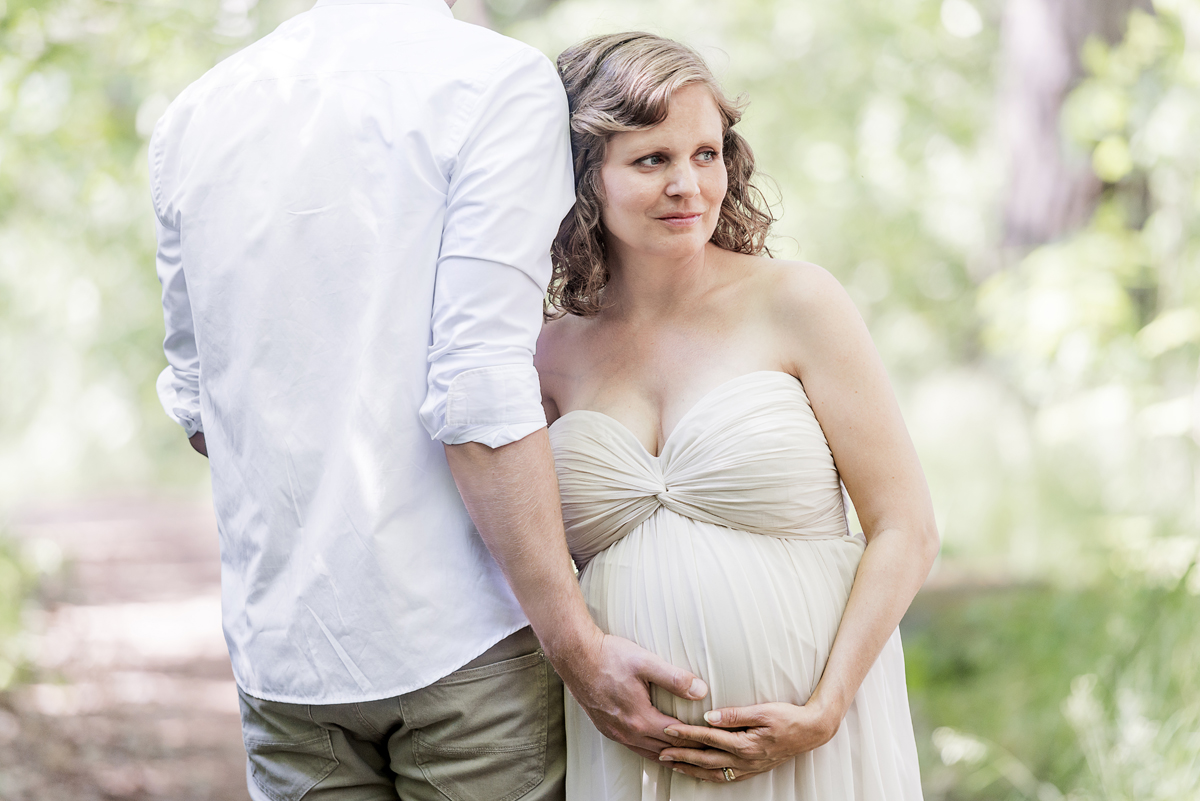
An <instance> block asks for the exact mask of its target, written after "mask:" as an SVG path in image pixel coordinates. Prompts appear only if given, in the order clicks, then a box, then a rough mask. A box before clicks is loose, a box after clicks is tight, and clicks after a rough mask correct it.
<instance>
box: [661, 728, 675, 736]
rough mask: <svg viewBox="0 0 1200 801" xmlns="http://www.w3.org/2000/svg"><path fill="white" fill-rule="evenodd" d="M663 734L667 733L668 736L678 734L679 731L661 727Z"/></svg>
mask: <svg viewBox="0 0 1200 801" xmlns="http://www.w3.org/2000/svg"><path fill="white" fill-rule="evenodd" d="M663 734H665V735H667V736H668V737H678V736H679V732H677V731H675V730H674V729H663Z"/></svg>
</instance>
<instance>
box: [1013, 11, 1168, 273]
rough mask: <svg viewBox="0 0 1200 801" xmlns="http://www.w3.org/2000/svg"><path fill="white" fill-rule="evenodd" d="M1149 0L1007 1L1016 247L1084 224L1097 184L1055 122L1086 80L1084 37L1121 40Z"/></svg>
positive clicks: (1083, 158)
mask: <svg viewBox="0 0 1200 801" xmlns="http://www.w3.org/2000/svg"><path fill="white" fill-rule="evenodd" d="M1135 7H1136V8H1142V9H1145V10H1147V11H1149V10H1151V7H1150V2H1149V0H1009V1H1008V3H1007V5H1006V6H1005V9H1004V16H1003V20H1002V23H1001V83H1000V99H999V114H1000V135H1001V137H1002V140H1003V142H1004V145H1005V149H1006V151H1007V157H1008V162H1009V166H1008V178H1009V182H1008V188H1007V191H1006V194H1005V199H1004V244H1005V245H1008V246H1011V247H1015V248H1017V249H1020V250H1024V249H1026V248H1031V247H1034V246H1036V245H1039V244H1042V243H1044V242H1050V241H1053V240H1055V239H1058V238H1060V237H1062V236H1064V235H1065V234H1067V233H1069V232H1071V231H1073V230H1075V229H1076V228H1078V227H1080V226H1081V225H1083V224H1084V223H1085V222H1087V220H1088V218H1089V217H1090V216H1091V213H1092V210H1093V208H1094V207H1095V204H1096V199H1097V197H1098V196H1099V193H1100V189H1101V183H1100V180H1099V179H1098V178H1096V176H1095V174H1094V173H1093V172H1092V169H1091V165H1090V161H1089V159H1088V157H1087V154H1085V153H1082V152H1072V149H1071V146H1070V145H1069V143H1067V142H1065V141H1064V139H1063V136H1062V132H1061V130H1060V126H1059V113H1060V111H1061V109H1062V104H1063V100H1064V99H1065V98H1066V96H1067V93H1068V92H1069V91H1070V90H1071V89H1073V88H1074V87H1075V85H1076V84H1077V83H1078V82H1079V80H1080V79H1081V78H1082V77H1083V67H1082V65H1081V64H1080V61H1079V53H1080V50H1081V49H1082V47H1083V43H1084V42H1085V41H1086V40H1087V38H1088V36H1092V35H1095V36H1099V37H1100V38H1102V39H1104V40H1106V41H1108V42H1109V43H1116V42H1118V41H1120V39H1121V37H1122V36H1123V35H1124V33H1125V21H1126V19H1127V18H1128V16H1129V12H1130V11H1131V10H1132V9H1134V8H1135Z"/></svg>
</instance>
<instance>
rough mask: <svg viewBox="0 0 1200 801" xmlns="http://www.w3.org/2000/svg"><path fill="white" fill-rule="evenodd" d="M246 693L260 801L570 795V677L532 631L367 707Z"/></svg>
mask: <svg viewBox="0 0 1200 801" xmlns="http://www.w3.org/2000/svg"><path fill="white" fill-rule="evenodd" d="M238 694H239V696H240V698H241V706H242V735H243V740H244V741H245V744H246V754H247V757H248V761H247V767H246V773H247V784H248V785H249V789H250V795H251V798H253V799H254V800H255V801H299V799H302V798H303V799H305V801H376V800H378V801H385V799H386V801H396V800H397V799H401V801H446V799H450V801H517V799H522V801H562V799H563V798H564V792H563V780H564V775H565V771H566V736H565V733H564V730H563V689H562V681H561V680H560V679H559V678H558V675H557V674H555V672H554V670H553V668H551V667H550V663H549V662H547V661H546V658H545V656H544V655H543V653H542V651H541V648H540V647H539V646H538V642H537V638H536V637H534V635H533V632H532V631H531V630H530V629H528V628H525V629H522V630H521V631H518V632H517V633H516V634H513V635H512V636H510V637H508V638H506V639H504V640H501V641H500V642H499V643H497V644H496V645H495V646H493V647H492V648H491V649H489V650H488V651H486V652H485V653H484V654H483V655H482V656H480V657H478V658H477V659H475V660H473V661H472V662H470V663H468V664H467V665H465V666H464V667H463V668H462V669H461V670H457V671H455V672H454V673H451V674H450V675H449V676H446V677H445V678H444V679H441V680H440V681H437V682H434V683H433V684H431V685H429V686H428V687H425V688H422V689H420V690H415V691H413V692H411V693H405V694H404V695H401V696H397V697H395V698H386V699H383V700H380V701H369V702H366V703H357V704H312V705H308V704H285V703H279V702H276V701H264V700H262V699H259V698H253V697H251V696H249V695H246V694H245V693H243V692H242V691H241V690H240V689H239V691H238Z"/></svg>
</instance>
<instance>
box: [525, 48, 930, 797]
mask: <svg viewBox="0 0 1200 801" xmlns="http://www.w3.org/2000/svg"><path fill="white" fill-rule="evenodd" d="M558 65H559V72H560V74H561V75H562V78H563V82H564V84H565V85H566V89H567V95H568V98H569V100H570V104H571V111H572V118H571V128H572V145H573V149H574V157H575V175H576V187H577V198H578V199H577V202H576V205H575V207H574V209H573V211H572V212H571V213H570V214H568V215H567V218H566V220H564V222H563V226H562V228H561V229H560V232H559V236H558V239H557V241H556V242H555V247H554V259H555V269H556V278H557V281H556V283H555V285H554V286H553V287H552V290H551V302H552V304H553V306H554V309H555V315H556V316H557V317H558V319H555V320H553V321H552V322H550V323H549V324H548V325H547V326H546V328H545V329H544V332H543V334H542V338H541V340H540V342H539V345H538V368H539V370H540V372H541V375H542V386H543V396H544V397H543V400H544V403H545V406H546V409H547V412H548V415H549V418H550V420H551V421H553V423H552V426H551V429H550V437H551V442H552V445H553V448H554V454H555V459H556V462H557V468H558V476H559V484H560V487H561V490H562V498H563V514H564V518H565V521H566V528H567V537H568V541H569V544H570V547H571V551H572V554H573V556H574V558H575V560H576V562H577V564H578V565H579V567H580V571H581V572H580V581H581V583H582V587H583V592H584V595H585V597H586V599H587V602H588V604H589V606H590V609H591V612H592V614H593V616H594V617H595V619H596V621H597V623H598V624H599V625H600V627H601V628H602V629H604V630H606V631H607V632H610V633H612V634H618V635H620V636H622V637H627V638H629V639H632V640H634V641H635V642H637V643H639V644H640V645H642V646H644V647H646V648H648V649H650V650H651V651H654V652H655V653H657V654H659V655H660V656H662V657H664V658H665V659H667V660H668V661H670V662H672V663H674V664H675V665H677V666H679V667H683V668H687V669H688V670H691V671H693V672H695V673H696V674H697V675H698V676H700V677H701V678H703V679H704V681H705V682H707V683H708V685H709V687H710V688H711V692H710V694H709V695H708V697H706V698H705V699H704V700H703V701H685V700H682V699H679V698H676V697H674V696H672V695H670V694H669V693H667V692H665V691H659V690H657V688H655V689H654V690H653V697H654V701H655V704H656V705H657V706H658V707H659V708H660V709H661V710H662V711H663V712H665V713H666V714H668V715H671V716H673V717H675V718H677V719H678V720H680V721H683V722H684V724H686V725H683V726H676V727H673V728H671V729H668V730H665V731H664V733H663V741H664V743H665V744H669V745H670V747H667V745H664V750H663V752H662V754H661V756H660V758H659V759H658V760H650V759H646V758H644V756H639V755H638V754H635V753H634V752H632V751H629V750H626V749H625V748H623V747H622V746H620V745H617V744H616V743H614V742H611V741H608V740H606V739H604V738H603V737H602V736H601V735H600V734H599V733H598V732H597V730H596V729H595V727H594V726H592V723H591V721H590V720H588V718H587V717H586V715H585V714H584V713H583V712H582V710H581V709H580V707H578V706H577V705H575V704H574V703H573V702H572V701H570V699H568V706H567V731H568V776H567V797H568V799H570V801H592V800H594V801H633V800H635V799H668V798H669V799H780V800H783V799H805V800H806V801H848V800H849V799H870V800H871V801H907V800H908V799H918V798H920V797H921V789H920V778H919V775H918V769H917V754H916V748H915V744H914V740H913V732H912V723H911V720H910V717H909V710H908V699H907V694H906V691H905V684H904V662H903V653H902V651H901V646H900V638H899V634H898V632H897V624H898V623H899V621H900V618H901V617H902V616H903V614H904V611H905V610H906V609H907V608H908V605H909V603H910V602H911V600H912V598H913V596H914V594H915V593H916V591H917V589H918V588H919V587H920V586H921V583H922V582H923V581H924V579H925V577H926V575H927V574H928V572H929V569H930V566H931V564H932V561H933V559H934V556H935V554H936V552H937V548H938V535H937V531H936V529H935V526H934V522H933V513H932V509H931V504H930V500H929V492H928V489H927V487H926V484H925V479H924V476H923V474H922V472H921V468H920V465H919V463H918V461H917V457H916V454H915V452H914V450H913V446H912V443H911V441H910V440H909V437H908V434H907V432H906V430H905V427H904V423H903V421H902V419H901V417H900V412H899V409H898V407H897V404H896V401H895V398H894V396H893V393H892V390H891V387H890V385H889V383H888V379H887V376H886V374H885V372H884V369H883V366H882V364H881V362H880V359H879V356H878V354H877V353H876V351H875V348H874V346H873V345H872V343H871V340H870V337H869V335H868V334H867V331H866V327H865V326H864V324H863V322H862V319H861V318H860V317H859V315H858V313H857V311H856V310H855V308H854V306H853V304H852V303H851V301H850V300H849V298H848V297H847V295H846V293H845V292H844V291H843V290H842V288H841V286H840V285H839V284H838V283H837V281H836V280H834V279H833V278H832V277H831V276H830V275H829V273H827V272H825V271H824V270H822V269H821V268H820V267H817V266H815V265H812V264H806V263H801V262H784V261H775V260H772V259H770V258H767V257H766V256H765V255H762V254H764V253H765V248H764V240H765V237H766V234H767V228H768V225H769V224H770V222H771V218H770V216H769V215H768V214H767V213H766V212H765V211H764V205H763V203H762V200H761V196H760V195H759V194H758V193H757V191H756V190H755V189H754V187H753V185H752V184H751V178H752V176H753V172H754V164H753V157H752V155H751V152H750V149H749V147H748V145H747V144H746V142H745V140H743V139H742V137H741V136H740V135H739V134H737V133H736V132H734V131H733V126H734V124H735V123H736V122H737V121H738V118H739V111H738V109H737V107H736V106H735V105H733V104H732V103H730V102H729V100H727V99H726V98H725V96H724V95H723V94H722V92H721V89H720V87H719V86H718V85H717V84H716V82H715V80H714V79H713V77H712V75H711V73H710V72H709V71H708V69H707V68H706V66H705V65H704V63H703V61H702V60H701V59H700V58H699V56H698V55H696V54H695V53H694V52H693V51H691V50H690V49H688V48H686V47H684V46H682V45H680V44H678V43H676V42H672V41H670V40H666V39H662V38H660V37H656V36H652V35H649V34H640V33H631V34H619V35H612V36H604V37H599V38H596V39H592V40H589V41H586V42H583V43H582V44H580V45H577V46H576V47H573V48H571V49H570V50H568V51H566V52H565V53H563V54H562V56H561V57H560V58H559V61H558ZM843 486H844V489H843ZM845 491H848V493H849V496H850V498H852V499H853V501H854V504H855V507H856V508H857V510H858V513H859V519H860V520H861V521H862V524H863V529H864V533H865V537H864V536H863V535H855V534H851V533H850V531H849V529H848V528H847V524H846V506H845V500H844V492H845Z"/></svg>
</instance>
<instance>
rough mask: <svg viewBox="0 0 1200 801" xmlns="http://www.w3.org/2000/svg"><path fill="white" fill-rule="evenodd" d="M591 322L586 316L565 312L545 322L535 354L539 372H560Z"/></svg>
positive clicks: (578, 345) (544, 374) (569, 359)
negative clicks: (561, 366)
mask: <svg viewBox="0 0 1200 801" xmlns="http://www.w3.org/2000/svg"><path fill="white" fill-rule="evenodd" d="M589 322H591V321H590V320H588V319H587V318H586V317H579V316H577V315H573V314H564V315H563V316H562V317H557V318H555V319H553V320H549V321H547V322H546V323H545V324H543V325H542V331H541V333H540V334H539V335H538V341H537V351H536V352H535V353H534V356H533V363H534V366H536V367H537V369H538V372H539V373H541V374H542V375H543V376H548V375H553V374H555V373H557V372H560V365H565V364H569V363H570V362H571V360H572V356H571V354H572V353H573V352H575V350H576V349H577V348H578V347H580V344H581V342H582V341H583V339H584V330H585V329H586V328H587V325H588V323H589Z"/></svg>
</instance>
